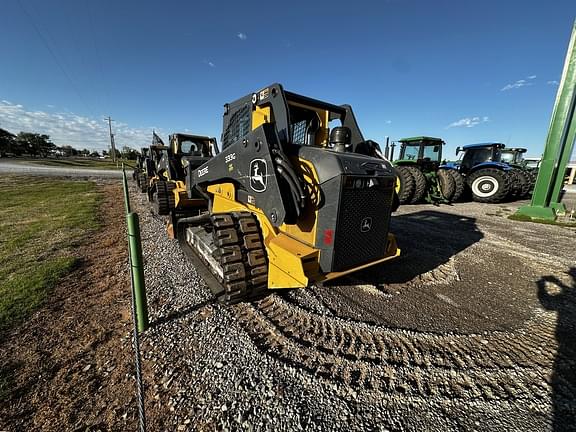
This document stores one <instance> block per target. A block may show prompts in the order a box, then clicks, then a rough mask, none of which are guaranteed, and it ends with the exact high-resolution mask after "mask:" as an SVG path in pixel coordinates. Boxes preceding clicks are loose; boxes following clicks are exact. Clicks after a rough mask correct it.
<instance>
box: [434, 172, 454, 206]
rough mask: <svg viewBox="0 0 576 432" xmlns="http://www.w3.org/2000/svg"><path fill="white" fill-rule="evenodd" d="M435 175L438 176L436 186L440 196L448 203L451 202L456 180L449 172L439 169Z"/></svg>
mask: <svg viewBox="0 0 576 432" xmlns="http://www.w3.org/2000/svg"><path fill="white" fill-rule="evenodd" d="M436 175H437V176H438V186H439V187H440V192H441V193H442V196H443V197H444V198H445V199H447V200H448V201H452V199H453V198H454V194H455V193H456V180H454V177H452V174H450V170H445V169H439V170H438V171H437V172H436Z"/></svg>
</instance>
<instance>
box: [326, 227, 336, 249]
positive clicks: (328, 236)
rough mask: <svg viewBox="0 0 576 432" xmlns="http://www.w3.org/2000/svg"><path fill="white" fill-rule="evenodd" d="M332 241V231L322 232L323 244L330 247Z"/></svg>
mask: <svg viewBox="0 0 576 432" xmlns="http://www.w3.org/2000/svg"><path fill="white" fill-rule="evenodd" d="M333 241H334V230H331V229H327V230H324V244H325V245H331V244H332V242H333Z"/></svg>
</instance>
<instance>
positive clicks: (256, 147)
mask: <svg viewBox="0 0 576 432" xmlns="http://www.w3.org/2000/svg"><path fill="white" fill-rule="evenodd" d="M400 142H401V148H400V157H399V159H398V160H396V161H395V162H394V163H391V162H390V161H389V160H388V158H387V157H386V155H385V154H383V153H382V151H381V149H380V146H379V145H378V144H377V143H376V142H374V141H371V140H368V139H365V138H364V137H363V135H362V132H361V131H360V128H359V127H358V124H357V122H356V118H355V117H354V113H353V111H352V108H351V107H350V106H349V105H333V104H330V103H327V102H323V101H319V100H316V99H312V98H309V97H306V96H302V95H298V94H296V93H291V92H288V91H285V90H284V89H283V87H282V86H281V85H280V84H272V85H270V86H268V87H265V88H263V89H260V90H258V91H257V92H255V93H251V94H249V95H247V96H244V97H242V98H240V99H238V100H236V101H234V102H232V103H229V104H226V105H224V115H223V128H222V136H221V146H222V148H221V149H220V148H219V146H218V144H217V142H216V139H215V138H213V137H209V136H202V135H192V134H181V133H176V134H172V135H170V137H169V143H168V145H165V144H164V142H163V141H162V139H161V138H160V137H159V136H158V135H156V133H154V134H153V142H152V145H151V146H150V147H149V148H147V149H142V152H141V155H140V156H139V158H138V161H137V166H136V168H135V170H134V173H133V177H134V180H135V181H136V182H137V184H138V186H139V188H140V190H141V191H142V192H143V193H145V194H146V195H147V197H148V200H149V201H150V202H151V204H152V208H153V211H154V212H155V213H156V214H157V215H158V216H160V217H164V218H165V219H166V223H167V228H168V233H169V235H170V236H172V237H174V238H177V239H178V241H179V243H180V245H181V247H182V249H183V250H184V252H185V253H186V254H187V255H188V256H189V257H190V259H191V260H192V261H193V262H194V263H195V266H196V267H197V268H199V269H204V270H202V271H201V274H202V276H203V277H204V279H205V280H206V281H207V283H208V286H209V287H210V288H211V289H212V291H213V292H214V294H215V296H216V297H217V298H218V299H219V300H221V301H222V302H224V303H227V304H230V303H236V302H239V301H244V300H246V299H250V298H254V297H259V296H261V295H263V294H265V293H266V292H268V290H269V289H277V288H304V287H307V286H308V285H310V284H311V283H321V282H325V281H330V280H333V279H336V278H338V277H341V276H344V275H346V274H349V273H352V272H356V271H359V270H362V269H365V268H367V267H370V266H374V265H377V264H380V263H383V262H385V261H387V260H390V259H393V258H395V257H397V256H398V255H399V254H400V250H399V248H398V247H397V244H396V240H395V237H394V235H393V234H391V233H389V224H390V217H391V214H392V212H394V211H395V210H396V209H397V208H398V206H399V204H401V203H417V202H420V201H423V200H426V201H428V202H433V203H438V202H450V201H455V200H458V199H460V198H461V197H462V195H463V194H465V193H466V191H467V190H469V191H470V192H471V194H472V197H473V199H475V200H477V201H482V202H498V201H500V200H503V199H506V198H507V197H509V196H514V197H518V198H520V197H524V196H526V194H528V193H529V192H530V189H531V187H532V186H533V183H534V176H533V174H532V173H531V172H530V171H529V170H528V169H527V168H526V167H524V166H523V165H522V163H521V162H520V161H519V156H520V157H521V154H522V150H518V149H514V150H510V151H511V152H512V158H510V159H509V160H507V161H506V162H505V160H506V158H505V157H504V156H503V155H504V154H510V151H509V149H504V146H503V145H502V144H497V143H491V144H481V145H479V144H478V145H472V146H465V147H463V148H461V149H460V148H459V149H458V153H459V152H464V154H463V157H462V158H461V159H460V160H459V161H458V162H450V163H447V162H444V161H443V159H442V147H443V145H444V142H443V141H442V140H441V139H438V138H431V137H414V138H407V139H404V140H401V141H400ZM384 153H386V152H384Z"/></svg>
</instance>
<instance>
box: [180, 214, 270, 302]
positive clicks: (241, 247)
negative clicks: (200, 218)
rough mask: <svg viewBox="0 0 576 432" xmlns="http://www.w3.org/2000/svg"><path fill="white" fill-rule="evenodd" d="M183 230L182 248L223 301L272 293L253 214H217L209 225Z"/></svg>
mask: <svg viewBox="0 0 576 432" xmlns="http://www.w3.org/2000/svg"><path fill="white" fill-rule="evenodd" d="M179 231H180V232H179V235H178V239H179V241H180V245H181V247H182V248H183V250H184V252H185V253H186V254H187V255H188V256H189V257H190V258H191V259H192V261H193V262H194V264H196V268H197V270H198V271H199V273H200V275H201V276H202V277H203V278H204V280H205V281H206V282H207V284H208V286H209V288H210V290H211V291H212V293H213V294H214V295H215V296H216V298H217V300H218V301H219V302H221V303H224V304H227V305H231V304H236V303H240V302H243V301H248V300H254V299H259V298H262V297H263V296H264V295H266V294H267V293H268V260H267V256H266V251H265V249H264V245H263V242H262V235H261V233H260V226H259V224H258V220H257V219H256V217H254V216H253V215H252V214H251V213H248V212H233V213H218V214H213V215H211V216H210V222H209V223H208V224H205V225H204V226H202V227H194V228H189V227H179ZM210 231H212V232H211V236H210ZM202 234H205V235H204V236H203V235H202ZM207 238H208V239H209V240H210V241H211V244H209V245H208V244H207V242H206V239H207ZM192 239H194V240H192ZM203 240H204V241H203ZM199 244H202V247H198V245H199ZM195 245H196V247H195ZM215 266H216V267H217V268H214V267H215Z"/></svg>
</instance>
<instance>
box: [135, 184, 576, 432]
mask: <svg viewBox="0 0 576 432" xmlns="http://www.w3.org/2000/svg"><path fill="white" fill-rule="evenodd" d="M131 194H132V201H133V207H134V209H135V211H137V212H138V213H139V215H140V218H141V227H142V240H143V247H144V257H145V265H146V268H145V275H146V282H147V290H148V301H149V310H150V318H151V321H152V323H153V324H152V327H151V328H150V330H148V331H147V332H146V333H145V334H144V335H143V341H142V344H143V345H142V351H143V358H144V360H143V361H144V368H145V374H144V376H145V382H146V385H147V394H146V406H147V410H148V422H149V425H150V426H151V430H206V431H208V430H210V431H211V430H247V431H251V430H270V431H282V430H290V431H291V430H318V431H341V430H378V431H384V430H413V431H423V430H438V431H444V430H482V431H484V430H485V431H509V430H526V431H547V430H574V427H575V426H574V418H576V417H575V414H576V409H575V402H574V401H575V395H576V378H575V376H574V370H575V369H574V354H575V353H574V347H575V346H576V343H575V342H576V341H575V336H574V334H575V333H574V330H575V328H574V327H575V326H574V323H575V322H576V315H575V312H576V286H575V278H576V270H575V268H574V263H575V262H576V250H575V249H574V247H573V246H574V244H576V243H575V242H576V230H574V229H572V228H562V227H556V226H548V225H537V224H532V223H514V222H512V221H510V220H508V219H506V216H507V215H508V214H510V213H511V212H512V211H513V210H514V208H515V207H517V206H518V205H520V204H521V203H513V204H502V205H494V206H489V205H480V204H476V203H463V204H456V205H454V206H442V207H434V206H429V205H420V206H404V207H402V208H401V209H400V211H399V212H398V213H397V214H396V216H395V217H394V218H393V222H392V229H393V231H394V232H395V233H396V234H397V236H398V241H399V244H400V247H401V248H402V249H403V256H402V257H401V258H400V259H398V260H396V261H393V262H389V263H387V264H385V265H384V266H382V267H380V268H378V269H376V270H372V271H369V272H365V273H363V274H359V275H354V277H353V278H349V279H346V280H342V281H339V282H338V284H335V285H333V286H327V287H312V288H310V289H307V290H299V291H292V292H286V293H282V294H274V295H272V296H270V297H268V298H266V299H264V300H262V301H260V302H256V303H251V304H241V305H237V306H234V307H229V308H226V307H223V306H221V305H218V304H214V303H213V302H212V300H211V295H210V292H209V290H208V288H207V287H206V285H205V284H204V282H203V281H202V280H201V278H200V277H199V276H198V275H197V273H196V271H195V269H194V268H193V267H192V266H191V265H190V264H189V263H188V262H187V261H186V259H185V257H184V255H183V254H182V252H181V251H180V250H179V248H178V245H177V242H176V241H175V240H170V239H168V238H167V236H166V233H165V224H164V221H163V220H161V219H160V218H158V217H155V216H153V215H152V214H151V212H150V206H149V204H148V203H147V202H146V200H145V198H144V196H143V195H141V194H139V193H138V192H137V191H136V188H135V187H134V186H132V192H131ZM374 284H377V286H375V285H374Z"/></svg>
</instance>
